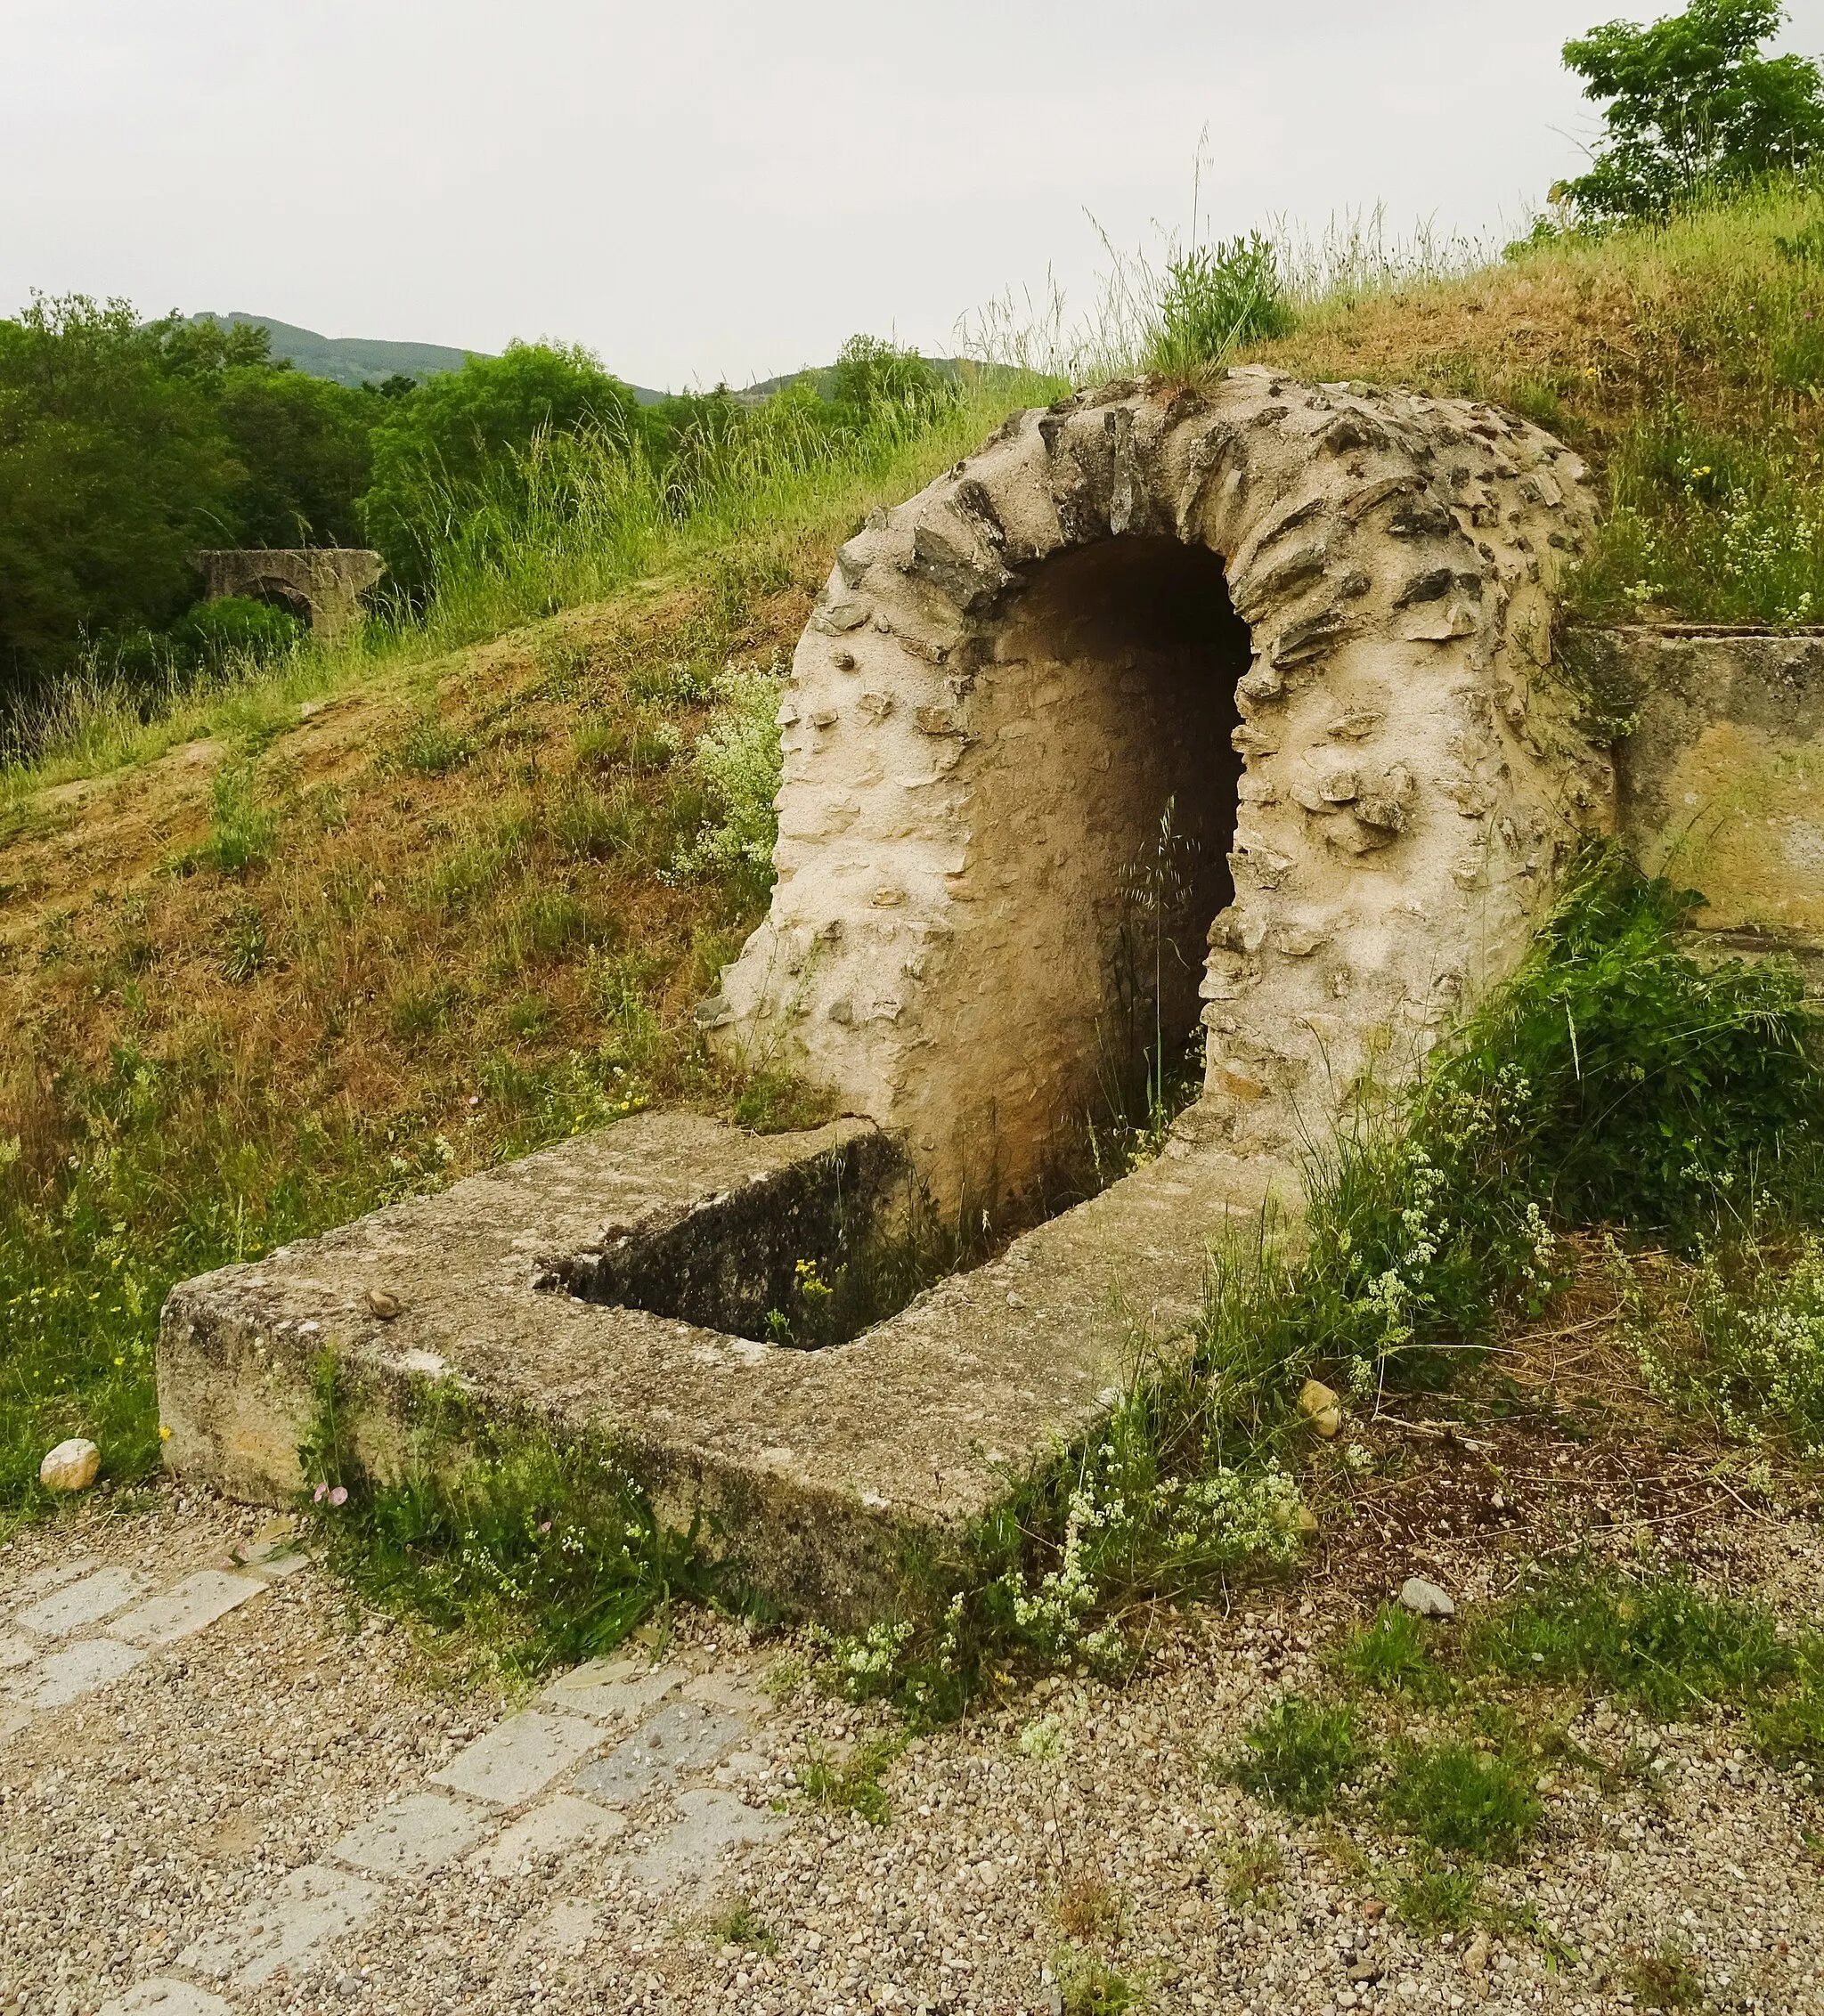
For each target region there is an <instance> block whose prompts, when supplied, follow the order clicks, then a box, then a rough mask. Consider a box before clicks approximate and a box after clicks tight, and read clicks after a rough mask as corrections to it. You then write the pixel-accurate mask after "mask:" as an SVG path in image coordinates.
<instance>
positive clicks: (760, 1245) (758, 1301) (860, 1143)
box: [540, 1133, 932, 1349]
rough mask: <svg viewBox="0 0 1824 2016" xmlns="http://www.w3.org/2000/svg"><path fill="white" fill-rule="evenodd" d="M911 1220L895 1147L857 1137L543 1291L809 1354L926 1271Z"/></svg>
mask: <svg viewBox="0 0 1824 2016" xmlns="http://www.w3.org/2000/svg"><path fill="white" fill-rule="evenodd" d="M916 1216H917V1215H916V1210H915V1209H914V1207H913V1202H912V1192H911V1189H910V1186H909V1185H908V1181H907V1170H906V1166H905V1163H904V1161H903V1159H902V1158H901V1156H900V1151H899V1150H898V1149H897V1148H896V1147H895V1145H894V1144H893V1142H892V1141H891V1140H889V1139H888V1137H887V1136H886V1135H884V1134H875V1133H867V1134H858V1135H855V1136H854V1137H852V1138H851V1139H850V1140H849V1141H846V1142H843V1143H842V1144H841V1145H840V1146H838V1147H835V1148H830V1149H826V1150H823V1151H821V1152H819V1153H818V1154H816V1155H811V1156H807V1157H805V1158H803V1159H802V1160H799V1161H791V1162H788V1163H786V1165H785V1166H784V1167H780V1168H777V1169H772V1170H769V1171H767V1172H766V1173H765V1174H764V1175H757V1176H752V1177H749V1178H747V1179H746V1180H745V1181H743V1182H741V1183H737V1184H734V1185H732V1186H731V1187H730V1188H729V1189H728V1190H726V1191H716V1192H713V1193H712V1194H710V1195H707V1196H705V1197H704V1198H703V1199H702V1200H701V1201H700V1202H696V1203H693V1204H691V1205H689V1206H688V1207H686V1208H685V1209H683V1210H682V1211H681V1212H679V1211H673V1212H669V1213H667V1214H665V1215H664V1218H663V1219H662V1220H661V1221H660V1222H659V1223H648V1224H640V1225H635V1226H633V1227H631V1228H630V1229H629V1230H627V1231H626V1232H622V1233H620V1234H618V1235H617V1236H613V1237H610V1238H607V1239H605V1240H604V1241H603V1243H602V1244H601V1245H600V1246H599V1247H598V1248H587V1249H585V1250H583V1251H581V1252H577V1253H571V1254H566V1255H561V1256H556V1257H554V1258H552V1259H550V1261H549V1262H548V1264H547V1266H546V1268H545V1271H544V1272H543V1273H542V1277H541V1280H540V1286H541V1287H543V1288H550V1289H553V1290H556V1291H558V1292H563V1293H567V1294H570V1295H573V1296H574V1297H577V1299H578V1300H579V1301H582V1302H592V1303H597V1304H600V1305H606V1306H608V1307H613V1308H624V1309H645V1310H649V1311H650V1312H651V1313H653V1314H654V1315H655V1316H674V1317H677V1318H679V1319H680V1320H681V1321H685V1322H688V1323H695V1324H696V1325H698V1326H699V1327H700V1328H702V1329H709V1330H720V1331H721V1332H723V1333H724V1334H725V1335H727V1336H729V1337H750V1338H753V1340H755V1341H756V1342H759V1343H766V1344H782V1345H794V1346H797V1347H799V1348H801V1349H815V1348H817V1347H818V1346H820V1345H826V1344H840V1343H843V1342H845V1341H846V1340H847V1339H848V1338H850V1337H854V1336H857V1335H859V1332H860V1331H862V1330H863V1329H867V1327H868V1325H870V1324H871V1323H875V1322H878V1321H881V1319H882V1318H883V1317H885V1316H890V1315H892V1314H894V1313H896V1312H897V1311H898V1310H900V1309H902V1308H903V1307H904V1306H905V1305H906V1304H907V1303H908V1302H909V1301H910V1300H911V1299H912V1297H913V1296H915V1295H916V1293H917V1292H918V1290H919V1288H922V1287H924V1285H925V1284H926V1281H927V1280H929V1279H931V1278H932V1270H931V1269H929V1268H928V1267H922V1266H921V1265H920V1264H918V1260H917V1252H916V1248H917V1247H918V1245H919V1243H920V1241H919V1235H918V1232H917V1229H916Z"/></svg>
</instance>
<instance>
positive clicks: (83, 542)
mask: <svg viewBox="0 0 1824 2016" xmlns="http://www.w3.org/2000/svg"><path fill="white" fill-rule="evenodd" d="M820 376H821V378H822V383H823V389H822V390H821V391H818V390H817V389H815V387H814V386H813V385H812V384H810V382H807V383H806V384H804V385H802V386H797V387H794V388H791V395H794V396H797V397H799V398H802V399H806V400H809V401H810V402H814V404H815V406H816V408H817V411H818V414H819V415H820V416H821V417H822V418H823V419H825V420H826V423H827V424H828V425H829V426H830V427H833V428H840V427H843V425H844V424H845V422H848V421H851V420H852V419H856V418H858V417H861V416H864V415H865V414H866V412H867V411H868V410H870V409H872V408H873V407H875V406H876V405H878V404H879V403H880V402H883V401H887V400H892V401H894V402H900V403H901V404H905V403H911V404H915V405H916V404H918V403H921V402H923V403H927V404H932V405H936V404H941V403H944V402H947V401H948V399H949V396H950V395H951V389H952V388H951V386H950V383H949V379H948V378H946V377H945V376H944V375H943V373H942V371H941V370H940V369H939V368H937V367H935V366H933V365H932V364H930V363H928V362H925V361H924V359H923V358H920V357H918V356H917V355H916V354H915V353H912V352H910V351H907V350H902V349H900V348H899V347H897V346H896V345H892V344H890V343H884V342H882V341H880V340H879V339H877V338H874V337H853V338H851V341H850V342H849V343H848V344H847V345H845V346H844V348H843V354H842V356H841V358H840V359H839V360H838V362H837V364H836V366H835V369H834V370H831V371H827V372H826V373H823V374H820ZM747 414H748V408H747V405H746V404H745V402H743V401H742V400H740V399H739V398H737V396H736V395H734V394H730V393H729V391H728V390H727V389H726V387H721V388H718V389H717V390H716V391H714V392H712V393H707V394H685V395H683V396H680V397H676V398H669V399H665V400H664V401H661V402H658V403H656V404H652V405H647V406H641V405H640V404H639V402H637V401H636V399H635V397H634V394H633V393H632V392H631V389H630V388H629V387H628V386H626V385H624V384H623V383H622V381H621V380H620V379H618V378H615V377H614V376H613V375H612V374H611V373H610V372H608V371H607V370H604V369H603V368H602V366H601V364H600V362H599V361H598V360H597V359H596V358H595V357H593V356H592V355H591V354H590V353H589V352H588V351H586V350H582V349H580V348H575V347H566V346H564V345H555V344H548V343H514V344H511V345H509V346H508V348H507V350H506V352H505V353H504V354H502V355H501V356H499V357H470V358H469V359H468V362H466V363H465V365H464V367H463V368H462V369H461V370H459V371H450V372H444V373H439V374H437V375H436V376H434V377H431V378H427V379H425V380H424V381H423V382H422V383H419V384H414V383H413V382H412V381H411V379H409V378H390V379H387V381H385V382H384V383H381V384H379V385H368V386H360V387H358V388H351V387H348V386H340V385H336V384H333V383H331V382H330V381H329V380H328V379H325V378H311V377H307V376H306V375H305V374H304V373H303V372H301V371H298V370H294V369H293V368H292V366H291V365H290V364H289V362H284V361H282V360H279V359H275V358H274V357H273V355H272V354H271V349H270V345H269V339H268V337H267V333H266V331H265V329H261V328H258V327H257V326H255V325H251V324H242V325H239V326H236V327H232V328H228V329H224V328H221V327H219V326H217V325H216V323H214V322H212V321H198V322H188V321H184V320H183V318H181V317H179V316H177V315H167V316H165V317H163V318H162V319H160V320H159V321H149V322H148V321H140V320H139V318H138V317H137V316H136V314H135V313H134V310H133V308H132V306H131V305H129V304H128V303H126V302H125V301H119V300H113V301H109V302H107V303H105V304H102V303H97V302H95V301H94V300H92V299H90V298H88V297H85V296H80V295H74V296H68V297H62V298H60V299H46V298H44V297H37V298H35V299H34V300H33V302H32V304H31V305H30V306H29V307H28V308H27V309H26V310H25V311H24V312H23V313H20V315H18V316H17V317H16V318H15V319H13V320H11V321H5V320H0V698H4V697H6V696H12V697H15V698H16V697H18V696H20V695H28V694H30V693H31V692H33V691H35V690H42V689H43V688H44V687H45V686H46V685H47V684H49V683H53V682H54V681H55V680H56V679H58V678H59V677H60V676H61V675H62V674H64V673H65V672H67V671H69V668H70V667H71V666H73V665H75V664H77V663H82V662H84V661H88V662H92V663H100V665H101V666H102V669H103V670H104V671H107V672H109V673H110V674H114V675H118V676H122V677H126V678H129V679H130V678H133V677H134V676H136V675H140V674H143V675H146V676H147V677H148V678H149V679H150V677H151V675H152V674H154V673H156V672H158V671H163V670H166V669H168V668H169V667H170V666H172V665H173V664H179V665H183V664H192V665H193V664H196V663H200V662H207V661H208V659H209V658H210V657H211V656H212V655H214V656H219V655H220V654H223V653H224V651H225V650H228V649H231V648H232V649H234V650H237V651H240V652H242V653H247V652H253V653H255V654H258V653H259V652H260V651H263V650H271V649H273V648H276V647H278V646H281V645H282V644H284V643H285V642H286V641H288V640H289V637H290V636H291V635H293V634H295V626H293V625H292V624H291V622H290V621H289V619H288V618H287V617H285V616H284V615H283V614H281V613H279V612H277V611H269V610H265V609H263V608H261V607H258V606H253V607H248V606H245V605H242V606H239V607H237V608H233V609H230V608H228V607H227V606H225V605H221V604H217V605H212V606H209V607H208V609H205V608H203V607H201V606H199V596H200V594H201V582H200V580H199V577H198V575H197V573H196V572H195V570H194V568H193V567H192V565H191V561H190V558H189V556H190V555H191V553H192V552H193V551H195V550H196V549H199V548H207V547H249V546H281V547H296V546H339V545H355V546H371V547H374V548H376V549H378V550H379V552H380V553H381V554H382V555H383V556H384V557H385V559H386V561H387V570H388V573H387V589H388V592H389V593H390V594H391V595H392V596H394V597H395V599H396V601H397V602H398V603H399V604H400V605H402V606H403V608H405V609H406V610H409V609H410V608H411V606H413V605H414V604H419V605H421V604H422V602H423V600H424V599H425V598H426V597H428V595H429V594H430V593H431V592H432V591H433V587H434V582H435V577H436V556H437V553H438V550H439V549H440V547H441V546H442V545H444V543H445V542H446V541H448V540H449V539H450V538H451V537H452V535H453V534H454V533H455V532H457V530H458V529H459V528H460V520H461V518H462V516H463V515H464V513H465V511H466V510H467V509H468V508H470V506H472V505H474V506H478V505H479V503H480V501H481V500H482V498H483V497H484V495H486V496H487V497H488V498H489V499H490V500H491V501H492V502H493V504H494V505H496V506H498V502H499V499H500V496H501V490H502V486H503V484H507V485H509V486H510V484H511V482H512V481H513V480H514V477H513V472H514V471H515V469H516V468H517V467H518V464H519V460H520V459H522V458H523V457H524V453H525V450H526V449H527V447H528V446H529V445H530V444H531V443H533V441H534V440H535V439H536V438H537V437H538V436H539V435H542V434H551V435H566V434H570V435H580V434H590V435H603V436H606V437H607V438H608V439H610V440H611V441H613V442H615V443H618V444H619V445H620V446H621V447H622V448H623V450H624V451H625V452H626V453H627V454H628V455H629V456H630V457H639V458H641V459H644V460H645V461H646V462H647V464H649V465H651V466H652V467H654V468H655V469H657V470H659V471H660V472H664V471H665V470H668V469H672V468H680V469H681V468H683V467H686V466H688V463H689V461H690V459H691V458H692V457H693V456H700V455H701V453H702V452H703V451H704V449H705V448H713V447H714V446H716V445H718V444H721V443H726V442H727V440H728V439H729V437H730V436H731V435H734V434H736V433H737V432H738V430H739V429H740V428H741V427H743V426H744V425H745V424H746V419H747Z"/></svg>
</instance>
